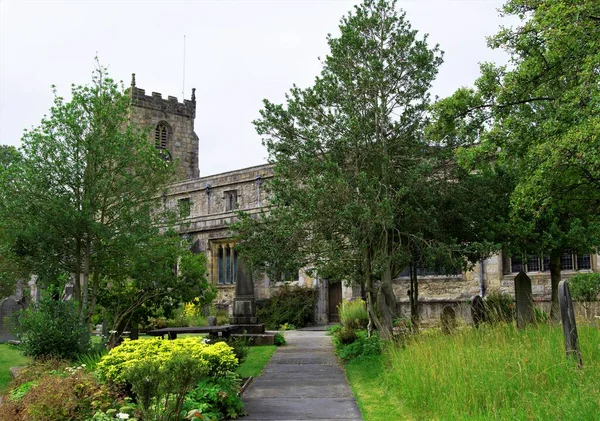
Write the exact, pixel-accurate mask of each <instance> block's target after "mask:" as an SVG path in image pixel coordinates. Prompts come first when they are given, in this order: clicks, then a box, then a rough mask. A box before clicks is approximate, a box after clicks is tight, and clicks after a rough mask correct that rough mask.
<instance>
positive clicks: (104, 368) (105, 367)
mask: <svg viewBox="0 0 600 421" xmlns="http://www.w3.org/2000/svg"><path fill="white" fill-rule="evenodd" d="M177 353H185V354H189V355H191V356H192V357H193V358H195V359H198V360H199V361H202V362H203V363H204V364H205V365H206V368H207V370H208V374H209V375H210V376H221V375H223V374H225V373H226V372H228V371H235V369H236V368H237V366H238V363H239V362H238V359H237V358H236V356H235V354H234V352H233V349H232V348H231V347H230V346H229V345H227V344H226V343H224V342H217V343H215V344H213V345H210V344H207V343H204V342H203V341H202V339H201V338H184V339H176V340H173V341H168V340H163V339H159V338H154V339H146V340H136V341H130V340H127V339H126V340H125V341H124V342H123V343H122V344H121V345H119V346H117V347H115V348H113V349H112V350H111V351H110V352H109V353H108V354H107V355H105V356H104V357H103V358H102V360H101V361H100V362H99V363H98V366H97V371H98V374H99V375H100V377H101V378H103V379H107V380H110V381H112V382H114V383H124V382H125V377H124V375H125V372H126V371H127V369H129V368H131V367H133V366H135V365H136V364H137V363H139V362H142V361H147V360H151V361H161V362H163V363H164V362H166V361H168V360H170V359H171V358H172V356H173V355H174V354H177Z"/></svg>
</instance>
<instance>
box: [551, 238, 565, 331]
mask: <svg viewBox="0 0 600 421" xmlns="http://www.w3.org/2000/svg"><path fill="white" fill-rule="evenodd" d="M561 257H562V250H552V252H551V253H550V285H551V287H552V294H551V300H550V301H551V303H550V304H551V306H550V318H551V319H552V320H553V321H558V320H559V319H560V307H559V305H558V283H559V282H560V272H561V261H560V259H561Z"/></svg>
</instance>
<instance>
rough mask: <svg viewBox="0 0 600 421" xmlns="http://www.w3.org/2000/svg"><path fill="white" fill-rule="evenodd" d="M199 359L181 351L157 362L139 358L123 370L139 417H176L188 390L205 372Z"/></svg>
mask: <svg viewBox="0 0 600 421" xmlns="http://www.w3.org/2000/svg"><path fill="white" fill-rule="evenodd" d="M207 373H208V368H207V366H206V364H203V361H202V360H198V359H196V358H194V357H192V356H191V355H190V354H188V353H183V352H181V351H179V352H175V353H173V354H171V356H170V358H168V359H167V360H166V361H164V362H161V361H157V360H149V359H146V360H141V361H139V362H137V363H136V364H134V365H132V366H131V367H129V368H128V369H127V371H126V372H125V379H126V380H127V381H128V382H129V384H131V390H132V391H133V393H134V395H135V397H136V399H137V402H138V404H139V407H140V410H141V415H142V419H154V420H165V421H166V420H171V419H173V420H180V419H181V411H182V406H183V401H184V399H185V396H186V394H187V393H188V392H190V391H191V390H192V389H193V388H194V387H195V385H196V384H197V383H198V382H199V381H200V380H201V379H202V378H203V377H205V376H206V375H207Z"/></svg>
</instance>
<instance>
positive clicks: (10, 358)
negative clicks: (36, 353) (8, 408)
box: [0, 344, 30, 393]
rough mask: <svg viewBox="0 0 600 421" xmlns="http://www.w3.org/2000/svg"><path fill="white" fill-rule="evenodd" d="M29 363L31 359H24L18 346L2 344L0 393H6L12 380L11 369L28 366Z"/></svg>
mask: <svg viewBox="0 0 600 421" xmlns="http://www.w3.org/2000/svg"><path fill="white" fill-rule="evenodd" d="M29 361H30V360H29V358H27V357H24V356H23V354H21V352H20V351H19V349H18V348H17V347H16V346H14V345H9V344H0V393H2V392H4V389H5V388H6V386H7V385H8V382H9V381H10V380H11V378H12V377H11V375H10V371H9V369H10V368H11V367H18V366H22V365H26V364H27V363H28V362H29Z"/></svg>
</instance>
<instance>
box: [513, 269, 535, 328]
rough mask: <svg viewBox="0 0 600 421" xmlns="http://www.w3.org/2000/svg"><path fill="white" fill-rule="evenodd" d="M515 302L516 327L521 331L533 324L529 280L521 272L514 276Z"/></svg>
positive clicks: (531, 295)
mask: <svg viewBox="0 0 600 421" xmlns="http://www.w3.org/2000/svg"><path fill="white" fill-rule="evenodd" d="M515 300H516V308H517V311H516V313H517V314H516V316H517V327H518V328H519V329H523V328H524V327H525V326H527V325H528V324H531V323H533V322H534V315H533V294H532V292H531V279H530V278H529V276H527V274H526V273H525V272H523V271H521V272H519V274H518V275H517V276H515Z"/></svg>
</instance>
